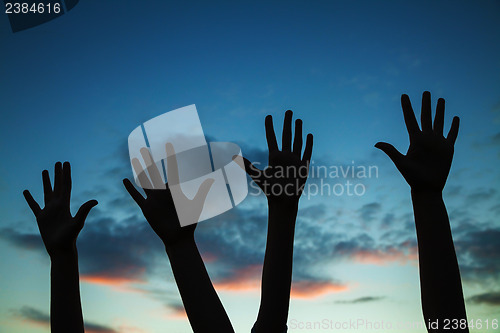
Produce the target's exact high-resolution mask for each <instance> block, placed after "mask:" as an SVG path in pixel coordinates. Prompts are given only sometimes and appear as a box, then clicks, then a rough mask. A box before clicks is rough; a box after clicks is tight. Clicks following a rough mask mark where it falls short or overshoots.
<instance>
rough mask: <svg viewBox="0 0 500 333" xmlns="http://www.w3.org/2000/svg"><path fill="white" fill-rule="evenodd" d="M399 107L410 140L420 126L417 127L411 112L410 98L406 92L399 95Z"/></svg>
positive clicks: (413, 114)
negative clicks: (401, 110)
mask: <svg viewBox="0 0 500 333" xmlns="http://www.w3.org/2000/svg"><path fill="white" fill-rule="evenodd" d="M401 107H402V109H403V116H404V118H405V124H406V129H407V130H408V135H409V136H410V140H411V139H412V138H413V137H415V135H416V134H417V133H418V132H419V131H420V128H419V127H418V123H417V119H416V118H415V113H414V112H413V108H412V107H411V102H410V98H409V97H408V95H406V94H403V95H401Z"/></svg>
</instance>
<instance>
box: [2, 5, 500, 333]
mask: <svg viewBox="0 0 500 333" xmlns="http://www.w3.org/2000/svg"><path fill="white" fill-rule="evenodd" d="M499 13H500V4H499V3H498V2H495V1H482V2H480V3H476V2H465V1H458V2H457V1H453V2H452V1H442V2H439V3H437V2H431V1H427V2H422V1H418V2H417V1H413V2H407V1H405V2H396V1H380V2H373V1H328V2H327V1H325V2H316V3H312V2H306V1H303V2H299V1H287V2H273V3H266V2H258V1H252V2H229V1H227V2H226V1H219V2H217V1H214V2H191V3H184V2H182V3H181V2H179V3H172V2H170V1H161V2H160V1H141V2H136V1H120V2H119V3H118V2H103V1H88V0H87V1H81V2H80V3H79V4H78V5H77V6H76V7H75V8H74V9H73V10H71V11H70V12H69V13H67V14H65V15H63V16H61V17H59V18H57V19H55V20H53V21H51V22H48V23H46V24H43V25H40V26H38V27H35V28H32V29H29V30H26V31H22V32H19V33H15V34H13V33H12V32H11V30H10V27H9V23H8V19H7V16H6V15H5V14H3V15H0V40H1V43H2V62H0V73H1V81H2V90H1V92H0V103H1V104H0V105H1V107H0V110H1V112H2V123H1V124H0V138H1V140H0V142H1V144H0V151H1V153H2V156H3V161H4V163H2V165H1V166H0V171H1V173H0V212H1V217H2V218H1V219H0V251H1V253H2V255H1V257H0V258H1V259H0V260H1V261H0V290H1V292H2V297H1V300H0V326H1V327H4V328H5V330H8V331H9V332H33V333H36V332H47V331H48V326H47V320H46V319H47V315H48V309H49V260H48V257H47V255H46V254H45V253H44V249H43V244H42V243H41V240H40V239H39V236H38V234H37V232H38V231H37V229H36V223H35V221H34V218H33V216H32V214H31V212H30V211H29V208H28V207H27V205H26V203H25V202H24V199H23V197H22V195H21V193H22V191H23V190H24V189H25V188H29V189H30V191H32V193H33V195H34V196H35V198H38V199H39V200H41V198H42V197H41V195H42V192H41V181H40V178H41V177H40V173H41V171H42V170H43V169H49V170H50V169H51V168H52V167H53V164H54V162H56V161H65V160H68V161H70V162H71V163H72V169H73V179H74V186H73V200H72V206H73V207H74V208H73V211H75V210H76V209H77V207H78V206H79V205H80V204H81V203H83V202H84V201H86V200H89V199H92V198H95V199H97V200H98V201H99V202H100V204H99V206H98V208H97V209H95V211H93V212H92V213H91V215H90V216H89V218H88V220H87V224H86V226H85V228H84V230H83V231H82V234H81V236H80V239H79V243H78V246H79V254H80V270H81V274H82V280H83V281H82V286H81V288H82V302H83V308H84V314H85V318H86V322H88V323H90V324H95V325H96V326H94V328H93V330H91V329H90V328H92V327H90V328H89V329H88V330H87V331H94V332H123V333H128V332H147V333H154V332H164V331H166V330H168V331H170V332H189V331H190V328H189V324H188V323H187V320H186V319H185V318H184V317H183V316H182V312H179V309H180V306H181V304H182V303H181V302H180V298H179V296H178V293H177V291H176V287H175V284H174V282H173V278H172V275H171V272H170V269H169V267H168V260H167V258H166V256H165V255H164V253H163V251H162V246H161V244H160V243H159V241H158V240H156V238H155V235H154V234H153V233H152V231H151V230H149V226H148V225H147V223H146V222H145V221H144V220H143V218H142V216H141V214H140V210H139V209H138V208H137V207H136V206H135V203H134V202H133V201H132V200H131V199H130V198H129V197H128V194H127V193H126V192H125V191H124V189H123V188H122V184H121V179H122V178H123V177H130V176H131V174H132V173H131V168H130V164H129V162H128V150H127V146H126V145H127V137H128V134H129V133H130V132H131V131H132V130H133V129H134V128H136V127H137V126H138V125H139V124H141V123H143V122H144V121H146V120H148V119H151V118H153V117H155V116H157V115H159V114H162V113H164V112H167V111H169V110H172V109H175V108H178V107H182V106H186V105H190V104H196V106H197V109H198V113H199V116H200V120H201V123H202V125H203V129H204V131H205V133H206V135H207V137H208V138H209V140H210V141H231V142H236V143H238V144H239V145H240V146H241V147H242V149H243V154H244V155H245V156H247V157H249V158H250V159H253V160H255V161H262V162H265V156H266V155H265V154H266V142H265V134H264V117H265V116H266V115H267V114H272V115H273V116H274V117H275V126H276V131H277V132H279V131H280V128H279V126H280V123H281V121H282V118H283V114H284V111H285V110H287V109H292V110H293V111H294V114H295V116H296V117H300V118H301V119H303V121H304V131H308V132H311V133H313V134H314V136H315V143H314V144H315V146H314V152H313V160H314V161H315V163H316V164H317V165H325V166H338V167H340V166H352V165H355V166H376V167H377V169H378V177H371V178H356V177H354V178H348V179H346V178H343V177H340V178H336V179H329V180H327V181H328V182H329V183H330V184H336V183H341V184H345V182H346V181H347V180H349V181H352V182H353V183H357V184H358V183H359V184H362V185H363V186H364V187H365V189H366V192H365V193H364V195H362V196H348V195H345V194H344V195H340V196H335V195H330V196H328V195H323V196H320V195H316V196H312V197H311V198H310V199H309V200H308V199H307V198H303V199H301V211H300V213H299V220H298V223H297V232H296V242H295V266H294V287H293V288H294V292H293V293H292V296H293V297H292V301H291V307H290V316H289V318H290V320H289V327H290V332H318V331H321V330H314V329H300V328H299V327H298V326H299V325H298V323H307V322H317V321H321V320H323V319H328V320H334V321H345V320H350V319H357V318H369V319H370V320H385V321H392V322H397V321H418V320H420V319H421V310H420V299H419V285H418V269H417V261H416V255H415V246H416V237H415V231H414V226H413V220H412V211H411V202H410V197H409V188H408V186H407V184H406V183H405V182H404V180H403V178H402V177H401V176H400V175H399V174H398V173H397V171H396V169H395V168H394V166H393V165H392V164H391V162H390V161H389V160H388V158H386V156H384V155H383V153H381V152H380V151H378V150H376V149H375V148H373V144H375V143H376V142H377V141H387V142H391V143H393V144H394V145H395V146H396V147H397V148H399V149H400V150H401V151H405V150H406V149H407V146H408V139H407V134H406V130H405V127H404V122H403V117H402V113H401V109H400V102H399V99H400V95H401V94H402V93H407V94H408V95H409V96H410V98H411V100H412V102H413V105H414V109H415V110H419V108H420V99H421V93H422V92H423V91H424V90H429V91H430V92H431V93H432V98H433V105H434V106H435V102H436V101H437V98H438V97H443V98H445V99H446V118H445V127H446V129H445V130H447V129H448V128H449V125H450V123H451V119H452V117H453V116H454V115H458V116H459V117H460V118H461V125H460V126H461V127H460V132H459V137H458V140H457V143H456V148H455V157H454V162H453V166H452V170H451V173H450V177H449V180H448V184H447V186H446V189H445V202H446V204H447V207H448V212H449V215H450V219H451V225H452V229H453V233H454V237H455V245H456V248H457V253H458V258H459V263H460V265H461V270H462V277H463V283H464V293H465V297H466V299H467V310H468V314H469V318H471V319H482V320H486V319H490V320H491V319H494V318H499V315H500V308H499V305H500V301H499V299H500V290H499V289H498V285H499V280H500V262H499V257H498V256H499V253H500V241H499V239H500V238H499V237H498V236H499V235H500V222H499V219H498V217H499V214H500V206H499V204H498V202H499V197H500V195H499V193H498V188H499V186H498V185H499V178H500V177H499V172H498V163H499V158H500V151H499V149H500V129H499V125H500V60H499V59H500V23H499V22H498V14H499ZM320 181H321V180H320V179H310V181H309V184H318V183H319V182H320ZM265 230H266V207H265V199H264V198H262V197H248V198H247V199H246V200H245V202H244V203H243V204H242V205H241V206H238V208H236V209H233V210H232V211H230V212H228V213H226V214H224V215H221V216H219V217H217V218H214V219H213V220H210V221H206V222H203V223H201V224H200V225H199V227H198V230H197V236H196V237H197V241H198V244H199V246H200V249H201V250H202V253H203V255H204V258H205V259H206V262H207V267H208V270H209V273H210V274H211V276H212V279H213V281H214V284H215V286H216V288H217V290H218V291H219V294H220V297H221V299H222V301H223V303H224V305H225V307H226V309H227V311H228V314H229V316H230V318H231V320H232V321H233V324H234V327H235V329H236V331H237V332H248V331H249V330H250V328H251V326H252V324H253V321H254V320H255V317H256V314H257V310H258V302H259V289H258V288H259V286H258V283H259V272H260V271H259V270H260V265H261V264H262V259H263V251H264V244H265ZM98 325H100V326H98ZM294 325H295V328H294ZM347 331H349V330H347ZM402 331H405V332H424V331H425V330H422V329H413V330H411V329H403V330H402Z"/></svg>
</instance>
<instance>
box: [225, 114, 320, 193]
mask: <svg viewBox="0 0 500 333" xmlns="http://www.w3.org/2000/svg"><path fill="white" fill-rule="evenodd" d="M292 115H293V113H292V111H290V110H288V111H287V112H286V113H285V120H284V122H283V136H282V149H281V150H279V149H278V143H277V142H276V135H275V134H274V128H273V118H272V116H270V115H269V116H267V117H266V121H265V125H266V138H267V145H268V148H269V166H268V167H267V168H265V169H264V170H260V169H259V168H257V167H256V166H254V165H252V163H251V162H250V161H249V160H247V159H246V158H243V160H244V165H245V170H246V172H247V173H248V175H249V176H250V177H251V178H252V180H253V181H254V182H255V183H256V184H257V185H259V187H260V188H261V189H262V191H263V192H264V194H265V195H266V197H267V199H268V201H269V202H290V201H291V202H295V201H298V200H299V198H300V195H301V194H302V191H303V190H304V185H305V183H306V181H307V176H308V174H309V162H310V160H311V154H312V147H313V135H312V134H308V135H307V140H306V147H305V149H304V155H302V120H300V119H297V120H296V121H295V137H294V140H293V146H292ZM239 159H241V157H238V156H235V158H234V160H235V161H236V162H239V161H238V160H239Z"/></svg>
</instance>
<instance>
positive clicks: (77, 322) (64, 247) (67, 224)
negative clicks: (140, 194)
mask: <svg viewBox="0 0 500 333" xmlns="http://www.w3.org/2000/svg"><path fill="white" fill-rule="evenodd" d="M42 180H43V192H44V199H45V207H44V208H43V209H41V208H40V206H39V205H38V203H37V202H36V201H35V199H33V197H32V196H31V193H30V192H29V191H28V190H25V191H24V192H23V194H24V197H25V198H26V201H27V202H28V205H29V206H30V208H31V210H32V211H33V214H35V217H36V221H37V223H38V228H39V229H40V234H41V236H42V240H43V243H44V244H45V248H46V249H47V253H48V254H49V256H50V261H51V269H50V329H51V332H52V333H66V332H74V333H83V332H84V326H83V315H82V307H81V302H80V288H79V283H80V281H79V274H78V252H77V249H76V238H77V237H78V234H79V233H80V230H82V228H83V225H84V223H85V219H86V218H87V215H88V214H89V212H90V210H91V209H92V207H94V206H95V205H97V201H96V200H90V201H87V202H86V203H84V204H83V205H82V206H81V207H80V209H79V210H78V212H77V213H76V215H75V216H74V217H72V216H71V212H70V206H69V204H70V197H71V168H70V164H69V163H68V162H64V165H63V164H61V162H57V163H56V165H55V167H54V188H53V189H52V186H51V184H50V178H49V172H48V171H47V170H44V171H43V172H42Z"/></svg>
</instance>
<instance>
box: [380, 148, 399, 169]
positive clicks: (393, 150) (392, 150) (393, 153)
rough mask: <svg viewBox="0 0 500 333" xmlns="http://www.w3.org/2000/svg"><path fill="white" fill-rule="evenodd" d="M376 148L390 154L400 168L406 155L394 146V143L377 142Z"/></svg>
mask: <svg viewBox="0 0 500 333" xmlns="http://www.w3.org/2000/svg"><path fill="white" fill-rule="evenodd" d="M375 148H378V149H380V150H382V151H383V152H384V153H385V154H386V155H387V156H389V158H390V159H391V160H392V162H393V163H394V164H395V165H396V167H397V168H398V169H399V165H400V163H401V160H402V159H403V157H404V155H403V154H401V153H400V152H399V151H398V150H397V149H396V148H394V146H393V145H391V144H389V143H386V142H377V143H376V144H375Z"/></svg>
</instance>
